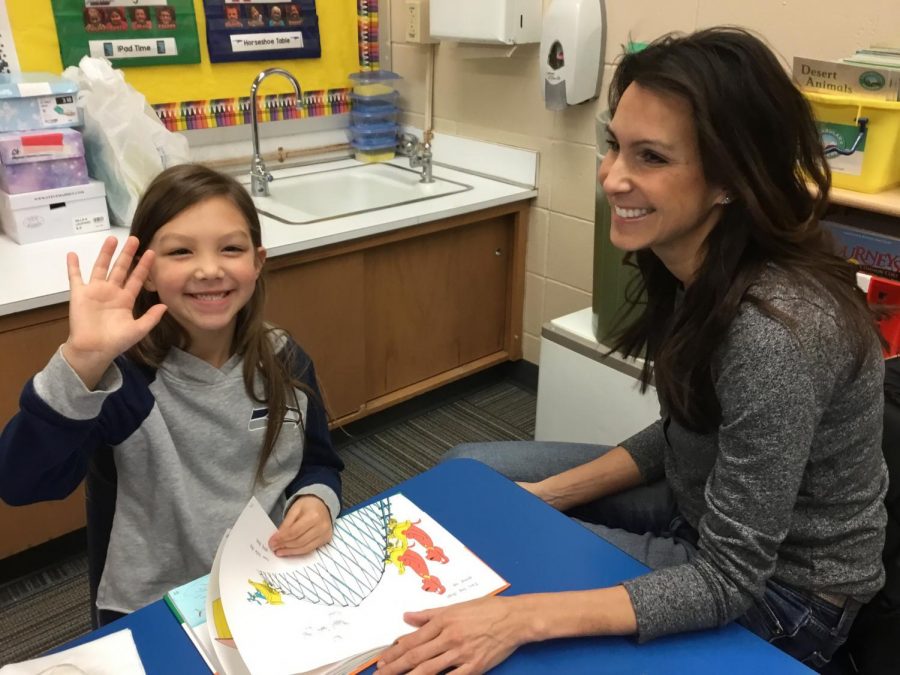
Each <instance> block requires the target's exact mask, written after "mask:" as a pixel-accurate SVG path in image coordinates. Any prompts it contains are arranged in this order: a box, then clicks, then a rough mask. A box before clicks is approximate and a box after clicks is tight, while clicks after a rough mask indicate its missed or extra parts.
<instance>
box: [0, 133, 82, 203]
mask: <svg viewBox="0 0 900 675" xmlns="http://www.w3.org/2000/svg"><path fill="white" fill-rule="evenodd" d="M88 180H89V179H88V170H87V164H86V163H85V161H84V144H83V143H82V140H81V134H80V133H79V132H77V131H75V130H74V129H57V130H55V131H12V132H9V133H5V134H0V190H3V191H4V192H7V193H9V194H19V193H22V192H35V191H37V190H52V189H54V188H62V187H69V186H71V185H84V184H85V183H87V182H88Z"/></svg>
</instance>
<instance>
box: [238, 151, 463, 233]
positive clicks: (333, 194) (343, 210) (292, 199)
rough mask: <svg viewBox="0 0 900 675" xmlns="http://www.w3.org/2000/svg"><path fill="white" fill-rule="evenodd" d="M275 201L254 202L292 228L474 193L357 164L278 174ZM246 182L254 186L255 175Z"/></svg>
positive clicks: (391, 168)
mask: <svg viewBox="0 0 900 675" xmlns="http://www.w3.org/2000/svg"><path fill="white" fill-rule="evenodd" d="M272 176H273V180H272V182H271V183H269V196H267V197H254V198H253V201H254V203H255V204H256V208H257V210H258V211H259V212H260V213H263V214H265V215H267V216H271V217H272V218H275V219H277V220H280V221H281V222H283V223H287V224H290V225H306V224H309V223H316V222H319V221H322V220H328V219H331V218H340V217H342V216H350V215H354V214H357V213H366V212H368V211H374V210H376V209H383V208H387V207H390V206H398V205H400V204H410V203H412V202H418V201H422V200H425V199H434V198H435V197H443V196H445V195H452V194H455V193H457V192H465V191H466V190H471V189H472V186H471V185H465V184H464V183H457V182H456V181H452V180H447V179H444V178H440V177H437V176H435V178H434V182H433V183H421V182H419V179H420V178H421V174H420V173H419V172H418V171H412V170H411V169H407V168H405V167H402V166H395V165H393V164H383V163H373V164H354V165H351V166H343V167H339V168H333V169H323V170H321V171H313V172H310V171H309V169H308V168H306V169H305V170H304V169H303V168H295V169H281V170H276V171H273V172H272ZM240 180H241V183H242V184H243V185H245V186H247V185H249V183H250V178H249V176H244V177H242V178H241V179H240Z"/></svg>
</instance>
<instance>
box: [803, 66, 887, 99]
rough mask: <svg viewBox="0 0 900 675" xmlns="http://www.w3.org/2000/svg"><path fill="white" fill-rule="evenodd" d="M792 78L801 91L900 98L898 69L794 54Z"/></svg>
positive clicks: (875, 97) (872, 97) (873, 97)
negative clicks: (809, 57)
mask: <svg viewBox="0 0 900 675" xmlns="http://www.w3.org/2000/svg"><path fill="white" fill-rule="evenodd" d="M793 75H794V80H795V81H796V82H797V84H798V85H799V86H800V88H801V89H803V90H804V91H815V92H819V93H822V94H846V95H848V96H858V97H860V98H871V99H876V100H879V101H896V100H898V98H900V71H897V70H891V69H890V68H879V67H877V66H861V65H854V64H849V63H839V62H835V61H819V60H816V59H805V58H801V57H799V56H795V57H794V67H793Z"/></svg>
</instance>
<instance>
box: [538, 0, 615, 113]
mask: <svg viewBox="0 0 900 675" xmlns="http://www.w3.org/2000/svg"><path fill="white" fill-rule="evenodd" d="M604 15H605V11H604V6H603V0H552V2H551V3H550V8H549V9H548V10H547V13H546V15H545V16H544V23H543V28H542V30H541V59H542V61H541V72H542V73H543V75H544V104H545V105H546V106H547V108H548V109H549V110H562V109H563V108H565V107H566V106H567V105H575V104H577V103H583V102H585V101H589V100H591V99H593V98H596V97H597V95H598V94H599V92H600V73H601V72H602V71H601V68H602V66H603V53H604V50H605V46H606V45H605V43H606V30H605V27H604V26H605V21H604V19H605V16H604Z"/></svg>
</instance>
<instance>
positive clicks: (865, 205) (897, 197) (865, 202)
mask: <svg viewBox="0 0 900 675" xmlns="http://www.w3.org/2000/svg"><path fill="white" fill-rule="evenodd" d="M830 201H831V203H832V204H835V205H839V206H850V207H852V208H855V209H862V210H864V211H871V212H873V213H883V214H885V215H888V216H893V217H895V218H900V187H895V188H891V189H890V190H885V191H884V192H876V193H874V194H869V193H866V192H856V191H855V190H846V189H844V188H834V187H833V188H831V193H830Z"/></svg>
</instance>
